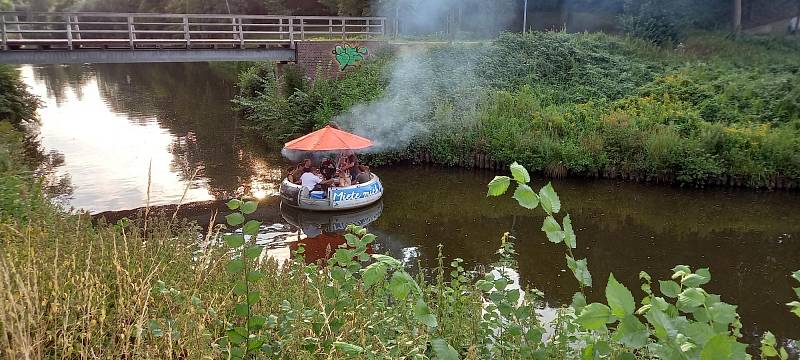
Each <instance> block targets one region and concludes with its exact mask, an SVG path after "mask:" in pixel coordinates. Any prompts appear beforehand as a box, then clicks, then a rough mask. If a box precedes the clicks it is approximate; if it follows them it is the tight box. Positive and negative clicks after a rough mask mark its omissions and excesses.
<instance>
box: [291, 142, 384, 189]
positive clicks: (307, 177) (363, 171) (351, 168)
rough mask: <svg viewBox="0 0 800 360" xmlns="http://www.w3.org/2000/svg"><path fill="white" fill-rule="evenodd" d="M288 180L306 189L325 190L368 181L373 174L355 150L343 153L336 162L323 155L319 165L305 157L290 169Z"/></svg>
mask: <svg viewBox="0 0 800 360" xmlns="http://www.w3.org/2000/svg"><path fill="white" fill-rule="evenodd" d="M286 178H287V180H288V181H289V182H291V183H293V184H297V185H301V186H302V187H303V188H304V190H307V191H309V192H312V191H324V192H327V190H328V188H329V187H331V186H333V187H348V186H353V185H356V184H363V183H366V182H368V181H369V180H370V179H371V178H372V175H371V173H370V169H369V167H368V166H365V165H361V164H359V162H358V157H356V154H354V153H353V152H348V153H341V154H340V155H339V157H338V158H337V159H336V161H335V162H334V161H333V160H331V158H329V157H323V158H322V161H321V162H320V164H319V167H315V166H313V164H312V162H311V159H305V160H303V161H301V162H300V163H298V164H297V165H295V166H294V167H292V168H290V169H288V174H287V177H286Z"/></svg>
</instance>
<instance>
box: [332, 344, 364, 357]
mask: <svg viewBox="0 0 800 360" xmlns="http://www.w3.org/2000/svg"><path fill="white" fill-rule="evenodd" d="M333 347H335V348H336V350H339V351H341V352H343V353H345V354H346V355H347V356H355V355H357V354H361V353H362V352H364V348H362V347H361V346H357V345H353V344H348V343H346V342H341V341H334V342H333Z"/></svg>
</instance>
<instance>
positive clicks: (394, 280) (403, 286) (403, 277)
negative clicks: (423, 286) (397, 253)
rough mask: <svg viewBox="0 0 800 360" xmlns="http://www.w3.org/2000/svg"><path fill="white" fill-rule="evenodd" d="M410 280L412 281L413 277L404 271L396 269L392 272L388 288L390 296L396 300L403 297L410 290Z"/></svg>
mask: <svg viewBox="0 0 800 360" xmlns="http://www.w3.org/2000/svg"><path fill="white" fill-rule="evenodd" d="M410 281H413V279H411V277H410V276H409V275H408V274H406V273H405V272H400V271H396V272H395V273H394V274H392V277H391V279H390V280H389V290H390V291H391V292H392V296H394V297H395V299H398V300H403V299H405V298H406V297H407V296H408V293H409V292H411V287H412V286H411V284H410V283H409V282H410Z"/></svg>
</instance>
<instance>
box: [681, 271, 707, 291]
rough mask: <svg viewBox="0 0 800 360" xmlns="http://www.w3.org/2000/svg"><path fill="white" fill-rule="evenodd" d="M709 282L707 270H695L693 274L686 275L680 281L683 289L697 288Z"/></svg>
mask: <svg viewBox="0 0 800 360" xmlns="http://www.w3.org/2000/svg"><path fill="white" fill-rule="evenodd" d="M709 281H711V273H710V272H709V271H708V269H697V272H695V273H694V274H689V275H686V276H685V277H683V278H682V279H681V285H683V286H684V287H698V286H700V285H703V284H707V283H708V282H709Z"/></svg>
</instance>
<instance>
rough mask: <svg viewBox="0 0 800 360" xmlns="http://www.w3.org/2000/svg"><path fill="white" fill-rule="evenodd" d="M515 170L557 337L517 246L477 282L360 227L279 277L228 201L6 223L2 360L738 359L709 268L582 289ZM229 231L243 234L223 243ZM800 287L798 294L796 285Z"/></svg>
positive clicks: (584, 282)
mask: <svg viewBox="0 0 800 360" xmlns="http://www.w3.org/2000/svg"><path fill="white" fill-rule="evenodd" d="M519 169H520V168H516V169H515V170H514V172H513V173H514V174H517V175H516V176H515V178H519V179H520V180H519V185H518V186H517V190H515V191H514V194H515V195H514V197H515V198H516V199H517V200H518V201H519V203H520V205H522V206H524V207H527V208H537V209H535V210H536V211H534V212H532V214H536V215H539V216H542V217H544V218H545V221H544V225H543V226H542V229H543V231H544V232H545V233H546V234H547V238H548V239H549V240H550V241H551V242H553V243H555V244H551V245H552V246H562V245H561V244H563V245H564V246H565V247H564V249H565V256H566V258H567V264H566V266H563V265H562V267H563V268H565V270H566V269H569V270H570V271H571V272H572V273H573V274H574V275H575V277H576V280H577V284H576V285H575V287H574V289H573V291H576V294H575V295H574V297H573V300H572V303H571V304H569V305H562V306H561V307H560V308H558V309H557V310H555V312H554V314H553V315H555V319H554V320H553V321H552V322H549V323H543V322H542V319H541V318H539V317H538V316H537V315H536V309H539V308H541V307H542V306H543V305H544V303H543V297H542V296H541V294H539V293H538V292H537V291H535V290H534V289H531V288H527V287H525V288H523V289H520V288H518V287H517V286H516V284H515V282H516V281H517V276H518V275H516V274H517V272H516V260H515V257H516V251H515V250H514V242H515V241H514V238H513V237H510V236H509V235H508V234H506V235H503V236H502V241H501V247H500V249H499V250H498V252H497V255H496V257H497V261H496V262H494V263H492V264H491V265H489V267H488V268H485V269H477V270H474V271H473V270H472V269H465V266H464V265H463V264H462V263H461V261H460V260H459V259H455V260H453V261H451V262H448V261H444V259H443V258H441V257H440V260H439V263H438V265H437V266H435V267H434V268H432V269H428V270H427V271H426V272H424V273H422V274H419V275H416V276H415V275H412V274H409V273H408V272H407V270H406V267H405V265H404V264H403V263H402V262H401V261H400V260H396V259H393V258H391V257H388V256H383V255H369V254H368V253H367V249H368V247H369V246H370V243H371V242H373V241H374V240H375V237H374V236H372V235H369V234H367V233H366V231H365V230H363V229H359V228H351V229H349V234H348V235H346V236H347V245H346V246H343V247H341V248H338V249H331V252H332V257H331V259H330V260H329V261H327V263H325V262H323V263H318V264H306V263H305V261H304V260H303V258H302V251H301V252H299V253H296V254H295V255H294V257H293V259H292V260H291V261H290V262H288V263H285V264H278V263H276V262H275V261H274V260H272V259H265V258H262V257H261V254H262V248H261V247H260V246H256V245H254V244H253V243H252V240H250V241H247V240H245V238H244V237H243V236H242V234H255V233H256V232H257V231H258V225H259V223H258V222H257V221H247V218H248V217H249V214H251V213H252V212H253V211H254V210H255V206H256V205H255V203H245V202H231V203H229V207H231V208H233V209H234V211H231V212H228V214H227V215H226V216H225V221H227V223H228V225H227V226H226V225H219V224H217V225H211V224H209V225H208V227H207V228H206V229H205V231H201V230H202V229H201V228H200V227H198V225H196V224H191V223H186V222H183V221H180V220H178V221H170V220H169V218H170V216H169V214H151V217H149V218H147V220H144V218H142V217H140V216H139V217H136V219H135V220H122V221H120V222H118V223H116V224H113V225H111V224H105V223H99V224H95V225H93V224H92V222H91V219H90V218H89V217H88V216H87V215H85V214H68V213H65V212H63V211H61V210H59V209H57V208H54V207H52V206H50V205H48V204H47V203H46V200H40V201H42V202H40V204H39V205H40V206H36V207H31V208H29V211H28V212H27V214H28V217H27V219H26V220H24V221H20V220H18V219H15V218H4V219H3V220H2V221H0V239H2V241H0V249H2V252H0V354H2V355H3V357H6V358H11V359H14V358H31V359H44V358H64V357H67V358H72V357H80V358H107V359H111V358H115V359H116V358H185V359H209V358H214V359H216V358H229V359H240V358H275V359H279V358H280V359H285V358H292V359H317V358H329V359H333V358H335V359H361V358H387V359H397V358H409V359H412V358H413V359H491V358H502V359H530V358H533V359H585V358H587V357H589V358H598V359H599V358H612V359H657V358H660V359H670V358H681V357H680V356H686V357H688V358H700V359H717V358H718V359H729V358H730V359H743V358H744V352H745V348H746V344H744V343H742V340H741V335H740V333H741V331H742V328H741V327H742V325H741V324H742V322H741V319H740V318H739V316H738V315H737V313H736V307H735V306H733V305H729V304H727V303H725V302H723V301H722V299H721V298H720V297H719V296H718V295H714V294H709V293H707V292H706V291H705V290H703V288H702V286H704V285H705V284H706V283H708V282H709V281H710V279H711V274H710V273H709V272H708V270H707V269H695V270H691V269H689V268H688V267H686V266H682V265H680V266H677V267H675V269H673V272H674V274H675V275H674V276H673V277H672V279H673V280H674V281H673V280H665V281H662V282H660V283H659V284H658V289H659V290H655V289H656V287H654V286H655V284H654V283H652V279H651V278H650V276H649V275H647V274H645V273H642V274H640V278H641V281H642V282H643V284H644V285H643V286H642V291H643V293H642V292H640V291H638V290H637V291H635V292H631V291H629V290H628V289H627V288H625V287H624V286H623V285H622V284H620V283H618V282H617V281H616V279H615V278H614V277H613V275H612V276H611V277H610V278H609V279H608V282H607V283H606V281H605V279H592V276H591V273H590V270H589V269H590V268H591V265H592V264H587V262H586V259H574V258H573V255H572V251H573V250H572V249H574V248H576V246H577V244H578V243H577V242H576V241H577V240H576V238H575V234H574V233H573V231H572V224H571V221H570V220H569V216H568V215H566V216H563V215H564V211H562V210H561V209H560V208H561V203H560V200H559V198H558V195H557V194H556V193H555V192H554V191H553V190H552V188H550V187H549V186H548V187H545V188H543V189H541V190H539V191H538V192H534V191H533V190H530V188H525V187H524V186H523V185H525V183H526V181H525V179H528V178H529V177H528V176H527V175H519V174H521V173H520V171H521V170H519ZM514 181H515V180H510V181H509V179H508V178H505V179H504V178H502V177H499V178H498V179H495V180H494V181H493V182H492V183H491V184H490V193H491V194H494V195H499V194H500V193H501V192H502V191H503V190H505V189H506V188H508V187H509V183H510V182H514ZM512 186H513V185H512ZM520 188H521V189H522V190H520ZM509 192H510V190H509ZM540 204H541V205H540ZM538 208H541V209H542V210H541V211H539V210H538ZM236 210H238V211H240V212H238V211H236ZM542 212H543V213H544V214H541V213H542ZM222 215H223V214H220V215H219V218H220V220H221V218H222ZM536 215H534V216H536ZM557 219H558V220H557ZM240 226H241V229H242V230H241V231H242V232H241V233H238V235H237V234H236V233H234V234H232V235H225V236H221V235H222V234H224V233H226V232H227V231H230V230H231V229H236V228H239V227H240ZM501 231H502V229H498V234H499V233H500V232H501ZM198 234H205V235H200V236H198ZM444 251H446V249H444ZM552 270H553V271H558V269H555V268H554V269H552ZM787 275H788V274H787ZM795 277H796V278H798V279H799V280H800V273H798V274H795ZM589 287H595V288H596V290H594V291H598V292H600V293H602V292H603V289H605V297H604V298H603V299H604V300H602V302H598V303H591V304H587V301H586V298H587V295H586V292H587V291H588V288H589ZM522 290H524V291H522ZM633 294H636V295H635V296H634V295H633ZM723 295H724V294H723ZM637 299H638V300H637ZM551 306H552V304H551ZM797 306H800V304H796V305H795V310H794V311H795V312H798V311H800V310H798V308H797ZM788 321H796V320H788ZM663 329H672V330H671V332H666V331H664V330H663ZM762 343H763V346H762V347H761V349H756V348H755V347H752V348H751V349H750V351H749V352H750V353H751V354H759V353H761V354H762V355H770V354H778V353H779V352H780V351H782V350H780V344H776V343H775V340H774V337H772V335H771V334H765V335H764V336H763V340H762ZM712 355H713V356H712ZM714 356H716V357H714ZM763 358H767V356H763Z"/></svg>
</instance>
